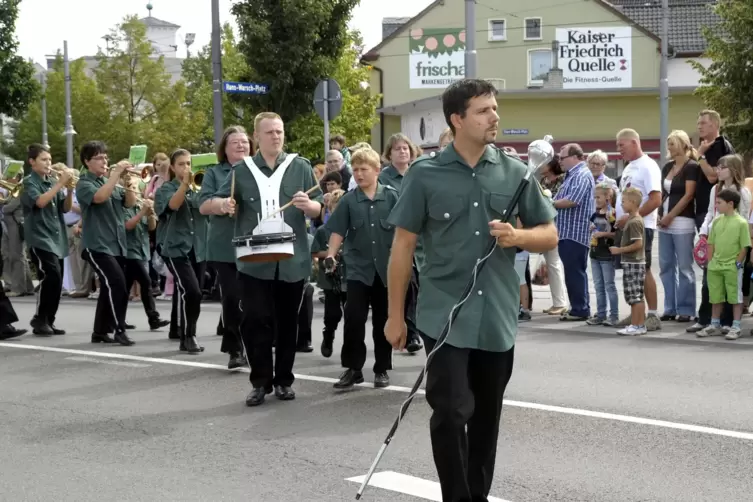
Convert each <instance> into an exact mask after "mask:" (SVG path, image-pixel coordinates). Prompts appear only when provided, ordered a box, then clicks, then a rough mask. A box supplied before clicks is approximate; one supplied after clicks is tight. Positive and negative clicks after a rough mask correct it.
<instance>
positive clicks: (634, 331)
mask: <svg viewBox="0 0 753 502" xmlns="http://www.w3.org/2000/svg"><path fill="white" fill-rule="evenodd" d="M646 333H647V330H646V327H645V326H635V325H634V324H631V325H630V326H628V327H627V328H624V329H621V330H619V331H617V334H618V335H621V336H639V335H645V334H646Z"/></svg>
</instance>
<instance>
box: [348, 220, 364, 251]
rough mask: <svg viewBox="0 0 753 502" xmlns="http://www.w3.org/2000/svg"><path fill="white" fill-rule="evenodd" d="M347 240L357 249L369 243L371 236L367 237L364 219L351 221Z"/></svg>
mask: <svg viewBox="0 0 753 502" xmlns="http://www.w3.org/2000/svg"><path fill="white" fill-rule="evenodd" d="M346 240H347V242H348V243H350V245H351V246H353V247H354V248H355V249H358V248H359V246H362V245H363V244H365V243H368V242H369V236H368V235H367V232H366V227H365V221H364V219H363V218H358V219H352V220H351V221H350V225H349V226H348V235H347V237H346Z"/></svg>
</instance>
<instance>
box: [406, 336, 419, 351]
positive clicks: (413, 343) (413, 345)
mask: <svg viewBox="0 0 753 502" xmlns="http://www.w3.org/2000/svg"><path fill="white" fill-rule="evenodd" d="M405 348H406V349H407V350H408V353H409V354H415V353H416V352H418V351H419V350H421V349H423V348H424V346H423V345H421V340H419V339H418V337H413V338H412V339H411V340H410V341H409V342H408V345H406V347H405Z"/></svg>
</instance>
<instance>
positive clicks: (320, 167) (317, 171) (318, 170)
mask: <svg viewBox="0 0 753 502" xmlns="http://www.w3.org/2000/svg"><path fill="white" fill-rule="evenodd" d="M326 167H327V166H325V165H324V164H317V165H315V166H314V176H316V179H319V178H321V177H322V176H324V171H325V170H326Z"/></svg>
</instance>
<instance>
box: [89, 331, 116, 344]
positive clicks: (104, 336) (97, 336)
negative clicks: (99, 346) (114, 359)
mask: <svg viewBox="0 0 753 502" xmlns="http://www.w3.org/2000/svg"><path fill="white" fill-rule="evenodd" d="M92 343H117V342H115V340H113V339H112V337H110V335H109V334H108V333H92Z"/></svg>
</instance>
